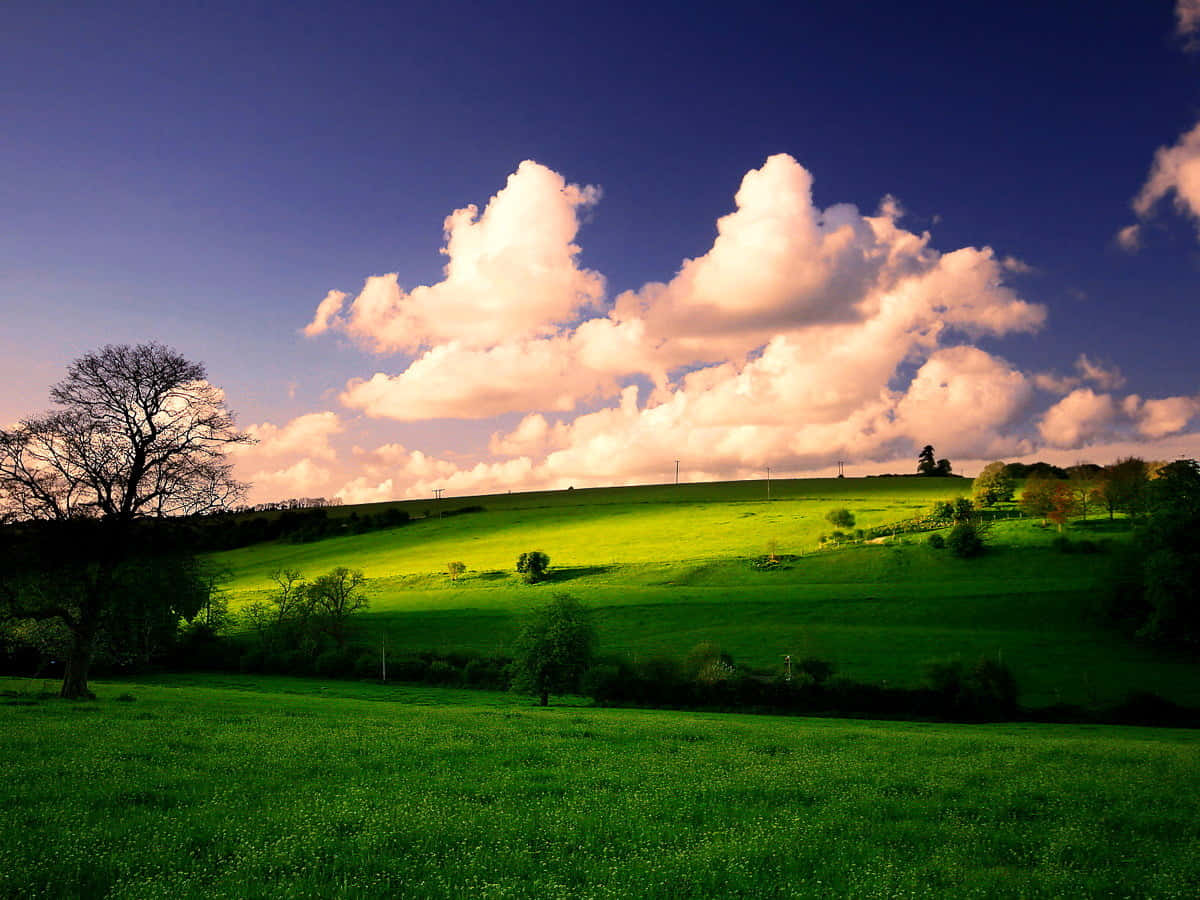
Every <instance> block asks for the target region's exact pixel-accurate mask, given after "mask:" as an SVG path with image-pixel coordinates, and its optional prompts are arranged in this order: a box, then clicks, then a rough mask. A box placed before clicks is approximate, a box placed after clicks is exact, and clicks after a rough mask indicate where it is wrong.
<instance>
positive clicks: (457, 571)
mask: <svg viewBox="0 0 1200 900" xmlns="http://www.w3.org/2000/svg"><path fill="white" fill-rule="evenodd" d="M446 571H447V572H448V573H449V574H450V580H451V581H458V579H459V576H461V575H462V573H463V572H465V571H467V567H466V564H465V563H461V562H452V563H446Z"/></svg>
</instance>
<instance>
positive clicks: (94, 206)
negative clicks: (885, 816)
mask: <svg viewBox="0 0 1200 900" xmlns="http://www.w3.org/2000/svg"><path fill="white" fill-rule="evenodd" d="M781 6H783V5H782V4H757V3H753V2H747V3H741V4H736V5H730V4H724V3H721V4H717V3H714V4H707V3H702V2H691V3H687V4H669V3H641V4H637V5H636V8H634V7H633V5H630V8H628V9H622V8H621V5H618V4H573V3H565V2H558V3H512V4H478V3H459V2H454V0H447V2H442V3H438V4H361V5H360V4H355V3H352V2H346V3H339V4H327V3H322V4H310V3H304V2H294V3H288V4H281V3H246V2H243V3H236V4H234V3H228V4H226V3H206V4H160V3H123V2H119V0H118V2H109V3H105V4H100V3H54V4H47V3H40V2H39V3H26V2H22V0H16V2H12V3H9V4H6V5H5V12H4V17H3V18H4V27H3V29H0V123H2V132H0V133H2V135H3V136H2V138H0V176H2V177H0V304H2V307H3V309H2V311H3V316H2V318H0V350H2V351H3V352H0V383H2V384H3V385H4V390H3V391H0V426H4V425H8V424H12V423H15V422H16V421H17V420H19V419H20V418H21V417H22V416H27V415H35V414H37V413H39V412H41V411H42V410H44V409H46V408H47V407H48V405H49V397H48V391H49V388H50V386H51V385H52V384H53V383H54V382H56V381H58V380H59V379H60V378H61V377H62V376H63V375H64V374H65V372H66V369H67V367H68V366H69V364H70V362H71V360H73V359H75V358H77V357H78V356H80V355H81V354H83V353H86V352H89V351H91V350H95V349H97V348H99V347H101V346H103V345H105V344H109V343H140V342H144V341H159V342H161V343H164V344H166V345H168V346H171V347H173V348H175V349H177V350H179V351H180V352H181V353H183V354H184V355H185V356H187V357H188V358H190V359H194V360H198V361H200V362H203V363H204V364H205V366H206V367H207V372H208V379H209V381H211V382H212V383H213V384H215V385H217V386H218V387H220V388H221V389H222V390H223V391H224V392H225V398H226V402H227V404H228V406H229V408H230V409H231V410H232V411H233V412H234V413H235V415H236V417H237V421H238V423H239V426H240V427H242V428H243V429H245V430H246V431H248V432H249V433H251V434H252V435H254V436H255V437H256V438H257V439H258V442H257V443H256V444H254V445H253V446H250V447H246V448H238V449H237V453H236V455H235V456H234V462H235V465H236V471H237V473H238V474H239V476H240V477H241V478H243V479H245V480H246V481H248V482H250V483H251V484H252V487H251V490H250V493H249V499H250V500H252V501H255V502H259V501H270V500H277V499H282V498H286V497H313V496H324V497H328V498H334V497H336V498H339V499H341V500H343V501H345V502H348V503H353V502H369V501H375V500H386V499H392V498H403V497H428V496H431V495H432V492H433V490H434V489H443V490H444V491H445V496H447V497H453V496H466V495H470V494H477V493H487V492H500V491H508V490H513V491H517V490H531V489H561V488H565V487H568V486H577V487H582V486H591V485H612V484H629V483H656V482H664V481H670V480H672V479H673V478H674V476H675V462H676V460H678V461H679V467H680V477H681V479H682V480H716V479H728V478H761V477H764V476H765V473H766V469H767V468H768V467H770V470H771V475H772V477H784V476H787V475H795V476H803V475H829V474H833V473H834V472H836V470H837V464H838V462H839V461H841V462H843V463H844V465H845V471H846V473H847V474H850V475H856V474H871V473H880V472H911V471H915V468H916V456H917V453H918V452H919V450H920V448H921V447H922V446H924V445H925V444H932V445H934V447H935V448H936V451H937V455H938V457H939V458H940V457H945V458H948V459H950V460H951V461H952V463H953V464H954V469H955V471H956V472H959V473H963V474H973V473H974V472H976V471H978V469H979V468H981V467H982V465H984V464H986V463H987V462H988V461H990V460H993V459H1005V460H1018V459H1020V460H1026V461H1031V460H1034V459H1046V460H1049V461H1052V462H1058V463H1060V464H1070V463H1073V462H1078V461H1084V460H1087V461H1093V462H1099V463H1106V462H1111V461H1113V460H1114V459H1116V458H1118V457H1121V456H1126V455H1130V454H1136V455H1141V456H1144V457H1147V458H1154V459H1171V458H1178V457H1181V456H1187V457H1200V372H1198V371H1197V366H1196V362H1195V352H1194V347H1195V345H1196V338H1197V331H1198V326H1200V311H1198V310H1197V306H1196V301H1197V299H1198V291H1197V288H1198V287H1200V243H1198V241H1200V77H1198V76H1200V0H1177V2H1172V0H1128V2H1122V3H1113V4H1095V3H1083V2H1080V3H1072V2H1063V3H1054V4H1045V3H1041V2H1028V3H1025V2H1011V3H1006V4H982V3H962V2H959V0H954V2H950V0H946V2H943V0H934V2H927V3H922V4H895V3H893V2H885V0H846V2H842V3H837V4H824V3H822V4H791V5H790V6H793V7H798V8H793V9H781V8H780V7H781Z"/></svg>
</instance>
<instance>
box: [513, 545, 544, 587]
mask: <svg viewBox="0 0 1200 900" xmlns="http://www.w3.org/2000/svg"><path fill="white" fill-rule="evenodd" d="M549 568H550V557H549V556H547V555H546V554H545V553H543V552H542V551H541V550H530V551H528V552H526V553H522V554H521V555H520V556H518V557H517V571H518V572H520V573H521V574H522V575H524V576H525V581H526V583H527V584H533V583H534V582H538V581H541V580H542V579H543V578H545V577H546V570H547V569H549Z"/></svg>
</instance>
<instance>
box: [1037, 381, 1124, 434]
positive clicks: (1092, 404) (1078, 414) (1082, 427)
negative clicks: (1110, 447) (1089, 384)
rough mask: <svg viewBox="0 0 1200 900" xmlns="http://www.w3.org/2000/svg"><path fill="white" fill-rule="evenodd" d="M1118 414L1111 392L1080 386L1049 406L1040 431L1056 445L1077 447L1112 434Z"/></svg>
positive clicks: (1039, 425) (1039, 427)
mask: <svg viewBox="0 0 1200 900" xmlns="http://www.w3.org/2000/svg"><path fill="white" fill-rule="evenodd" d="M1116 418H1117V405H1116V403H1114V402H1113V398H1112V395H1111V394H1097V393H1096V392H1095V391H1093V390H1092V389H1091V388H1078V389H1077V390H1074V391H1071V393H1069V394H1067V396H1065V397H1063V398H1062V399H1061V400H1059V401H1058V402H1057V403H1055V404H1054V405H1053V406H1051V407H1050V408H1049V409H1048V410H1046V412H1045V414H1044V415H1043V416H1042V418H1041V421H1039V422H1038V431H1039V432H1040V433H1041V435H1042V437H1043V438H1044V439H1045V440H1046V442H1047V443H1049V444H1052V445H1054V446H1056V447H1078V446H1080V445H1081V444H1084V443H1087V442H1088V441H1092V440H1095V439H1097V438H1101V437H1109V436H1111V434H1112V426H1113V423H1114V422H1115V421H1116Z"/></svg>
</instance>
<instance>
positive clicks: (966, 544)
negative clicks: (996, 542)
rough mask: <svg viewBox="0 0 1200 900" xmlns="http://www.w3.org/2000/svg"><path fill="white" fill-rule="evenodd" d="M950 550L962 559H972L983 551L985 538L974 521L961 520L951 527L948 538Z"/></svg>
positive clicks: (947, 543) (947, 544)
mask: <svg viewBox="0 0 1200 900" xmlns="http://www.w3.org/2000/svg"><path fill="white" fill-rule="evenodd" d="M946 546H947V547H949V548H950V552H951V553H953V554H954V555H955V556H957V557H959V558H961V559H970V558H971V557H973V556H978V555H979V554H981V553H982V552H983V538H982V537H980V535H979V529H978V528H977V527H975V524H974V523H973V522H959V523H958V524H957V525H955V526H954V527H953V528H952V529H950V537H949V538H947V539H946Z"/></svg>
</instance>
